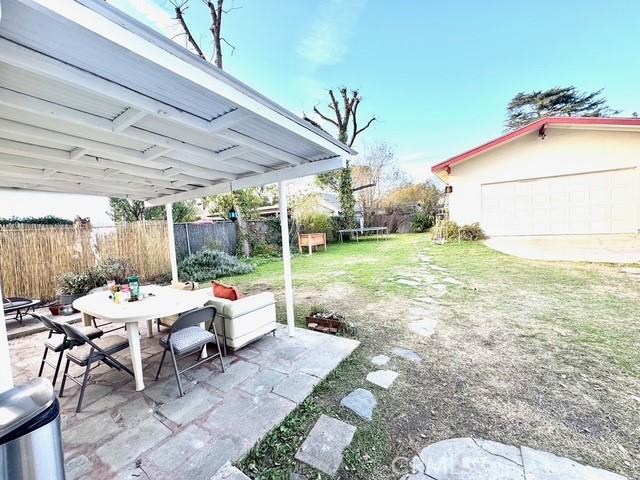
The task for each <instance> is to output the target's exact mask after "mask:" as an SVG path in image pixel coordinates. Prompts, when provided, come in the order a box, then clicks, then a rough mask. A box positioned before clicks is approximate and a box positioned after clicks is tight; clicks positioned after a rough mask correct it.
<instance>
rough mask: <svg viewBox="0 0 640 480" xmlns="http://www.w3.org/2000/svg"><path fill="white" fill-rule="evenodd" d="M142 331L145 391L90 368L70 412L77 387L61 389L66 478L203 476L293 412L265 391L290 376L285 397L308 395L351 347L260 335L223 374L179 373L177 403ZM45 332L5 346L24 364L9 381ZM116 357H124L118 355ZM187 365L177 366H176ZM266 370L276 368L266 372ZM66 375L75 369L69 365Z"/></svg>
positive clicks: (324, 339)
mask: <svg viewBox="0 0 640 480" xmlns="http://www.w3.org/2000/svg"><path fill="white" fill-rule="evenodd" d="M141 333H142V335H141V338H140V340H141V346H142V350H144V351H145V352H147V353H150V354H153V352H156V353H155V355H154V356H152V357H151V358H149V359H148V361H146V362H143V366H144V369H143V374H144V378H145V384H146V388H145V390H144V391H142V392H136V391H135V384H134V382H133V380H132V378H131V377H130V376H129V375H127V374H125V373H123V372H114V371H112V370H108V369H106V368H100V367H98V368H97V369H96V370H94V371H93V372H92V377H93V379H94V382H95V383H92V384H91V385H90V386H89V387H88V388H87V392H86V395H85V400H84V402H83V411H82V413H80V414H77V413H75V407H76V403H77V397H78V390H79V389H78V388H77V387H76V386H75V385H74V384H72V383H70V382H67V383H68V389H67V390H68V392H67V394H66V395H65V397H64V398H62V399H60V400H61V402H60V403H61V409H62V415H61V417H62V430H63V440H64V443H65V453H66V455H67V458H66V459H65V465H66V469H67V476H68V477H69V478H70V479H74V478H89V477H90V478H92V479H93V478H95V479H96V480H102V479H114V480H131V479H133V478H138V479H140V480H145V479H147V480H148V479H156V478H157V479H170V478H194V479H196V478H198V479H199V478H202V479H211V477H212V476H213V475H215V474H216V472H217V471H218V470H219V469H220V467H222V466H223V465H224V464H225V463H226V462H228V461H231V462H236V461H238V460H240V458H242V457H243V456H244V455H246V454H247V452H248V451H249V450H250V449H251V448H252V447H253V446H254V445H255V444H256V442H258V441H259V440H260V439H261V438H263V437H264V435H266V434H267V433H268V432H269V431H270V430H271V429H273V428H274V427H275V426H277V425H278V424H279V423H280V422H281V421H282V420H283V419H284V418H285V417H286V416H287V415H288V414H289V413H291V411H293V409H295V407H296V405H297V404H296V402H294V401H292V400H289V399H287V398H284V397H283V396H280V395H277V394H275V393H273V392H272V390H273V386H275V385H276V384H280V383H282V382H283V381H284V380H286V379H287V378H288V377H289V376H293V380H291V382H290V384H287V383H285V384H284V385H288V386H289V387H290V388H291V390H292V391H293V390H295V389H296V388H297V389H298V391H297V392H295V393H296V394H300V395H301V393H300V392H305V391H307V392H308V391H309V390H308V389H305V388H303V387H304V383H305V382H306V381H308V382H309V383H310V384H315V383H317V382H319V381H320V379H321V378H324V377H326V376H327V375H328V374H329V373H330V372H331V371H332V370H333V369H334V368H335V367H336V366H337V365H338V364H339V363H340V362H341V361H342V360H344V358H346V357H347V356H349V354H350V353H351V352H352V351H353V350H354V349H355V348H356V347H357V346H358V344H359V342H357V341H355V340H352V339H348V338H343V337H336V336H332V335H326V334H321V333H319V332H313V331H309V330H306V329H298V328H296V335H295V336H294V337H289V335H288V332H287V329H286V327H285V326H278V330H277V332H276V336H275V337H274V336H271V335H270V336H268V337H264V338H263V339H262V340H260V341H257V342H255V343H254V344H252V345H251V346H250V347H248V348H247V349H242V350H240V351H239V352H236V353H230V354H229V355H228V356H227V357H225V359H224V360H225V366H227V367H229V368H228V370H227V372H225V373H222V371H221V369H220V366H219V364H216V363H215V362H207V363H204V364H202V365H200V366H199V367H197V368H194V369H192V370H189V371H188V372H185V374H184V375H182V381H183V386H184V390H185V395H184V397H182V398H181V397H179V394H178V388H177V383H176V380H175V377H174V373H173V368H172V365H171V363H170V362H168V361H165V365H164V368H163V371H162V374H161V378H160V380H158V381H155V380H154V377H155V372H156V369H157V366H158V362H159V360H160V354H158V351H159V349H158V348H157V346H156V345H157V342H158V339H157V337H151V338H149V337H147V336H146V335H145V333H146V326H145V325H144V324H143V325H142V326H141ZM107 335H111V334H107ZM114 335H115V333H114ZM45 336H46V335H45V334H44V333H39V334H35V335H33V336H31V337H24V338H20V339H17V340H16V341H15V343H10V348H11V354H12V355H15V356H16V358H19V359H20V362H22V363H23V364H24V367H21V368H19V369H16V376H15V381H16V383H24V382H25V381H27V380H29V379H30V378H33V377H34V376H35V374H36V373H37V371H38V367H39V364H40V359H41V356H42V348H41V345H42V341H43V339H44V338H45ZM32 346H33V347H32ZM35 346H37V348H35ZM116 357H117V358H119V359H120V360H121V361H125V360H123V359H124V356H123V355H122V354H116ZM193 360H194V358H187V359H184V360H181V361H179V363H180V367H182V368H184V367H186V366H188V365H189V364H191V362H192V361H193ZM125 363H126V361H125ZM236 365H237V366H236ZM271 365H275V366H277V367H278V368H280V369H281V370H280V371H273V370H272V369H270V366H271ZM303 370H307V372H305V373H301V372H302V371H303ZM70 372H71V373H72V374H74V375H75V374H79V373H80V371H79V369H75V368H74V367H72V368H71V370H70ZM306 373H308V374H309V375H306ZM222 377H229V378H225V379H224V380H222ZM283 388H284V386H283ZM227 389H230V390H229V391H225V390H227ZM281 393H284V392H281ZM293 395H294V394H293V393H292V394H291V396H293ZM297 400H300V397H299V396H298V398H297ZM181 459H184V460H183V461H182V463H181ZM138 460H139V461H140V465H139V466H137V465H136V462H137V461H138Z"/></svg>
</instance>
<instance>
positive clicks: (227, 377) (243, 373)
mask: <svg viewBox="0 0 640 480" xmlns="http://www.w3.org/2000/svg"><path fill="white" fill-rule="evenodd" d="M258 370H260V367H259V366H258V365H256V364H255V363H249V362H245V361H244V360H238V361H237V362H235V363H233V364H232V365H231V366H230V367H227V368H225V371H224V374H223V375H214V376H212V377H209V378H208V379H207V383H208V384H209V385H211V386H212V387H215V388H217V389H218V390H222V391H223V392H229V391H231V390H233V389H234V388H235V387H237V386H238V385H240V384H241V383H242V382H244V381H245V380H247V379H248V378H250V377H253V376H254V375H255V374H256V373H258Z"/></svg>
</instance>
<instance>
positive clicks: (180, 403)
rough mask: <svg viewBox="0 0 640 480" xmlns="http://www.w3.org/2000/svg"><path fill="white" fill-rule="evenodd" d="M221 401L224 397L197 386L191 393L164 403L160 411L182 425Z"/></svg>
mask: <svg viewBox="0 0 640 480" xmlns="http://www.w3.org/2000/svg"><path fill="white" fill-rule="evenodd" d="M221 401H222V398H221V397H220V396H219V395H216V394H214V393H211V392H210V391H209V390H206V389H205V388H203V387H200V386H196V387H195V388H194V389H193V390H192V391H191V392H190V393H189V395H185V396H184V397H178V398H175V399H173V400H171V401H170V402H167V403H165V404H164V405H162V406H161V407H160V408H158V412H160V413H161V414H162V415H163V416H165V417H166V418H168V419H169V420H172V421H174V422H175V423H177V424H178V425H182V424H184V423H189V422H191V421H193V420H195V419H196V418H198V417H199V416H200V415H202V414H203V413H205V412H207V411H209V410H210V409H211V408H212V407H213V406H214V405H216V404H217V403H219V402H221Z"/></svg>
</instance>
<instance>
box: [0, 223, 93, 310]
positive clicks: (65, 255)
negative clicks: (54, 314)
mask: <svg viewBox="0 0 640 480" xmlns="http://www.w3.org/2000/svg"><path fill="white" fill-rule="evenodd" d="M94 263H95V259H94V256H93V253H92V251H91V230H90V229H87V228H76V227H54V228H51V227H39V226H23V227H16V226H12V227H2V228H0V280H1V281H2V289H3V291H2V293H3V295H4V296H27V297H31V298H40V299H51V298H53V297H54V296H55V290H56V278H57V277H58V275H60V274H61V273H63V272H67V271H70V270H84V269H87V268H89V267H90V266H92V265H94Z"/></svg>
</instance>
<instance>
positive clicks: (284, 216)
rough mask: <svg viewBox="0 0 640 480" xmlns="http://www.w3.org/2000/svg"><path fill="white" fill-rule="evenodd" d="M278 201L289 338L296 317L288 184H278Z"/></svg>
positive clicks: (291, 335)
mask: <svg viewBox="0 0 640 480" xmlns="http://www.w3.org/2000/svg"><path fill="white" fill-rule="evenodd" d="M278 199H279V204H280V231H281V232H282V263H283V265H284V302H285V306H286V310H287V330H288V332H289V336H290V337H293V335H294V333H295V317H294V315H293V281H292V277H291V249H290V248H289V214H288V212H287V189H286V183H285V182H283V181H281V182H279V183H278Z"/></svg>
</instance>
